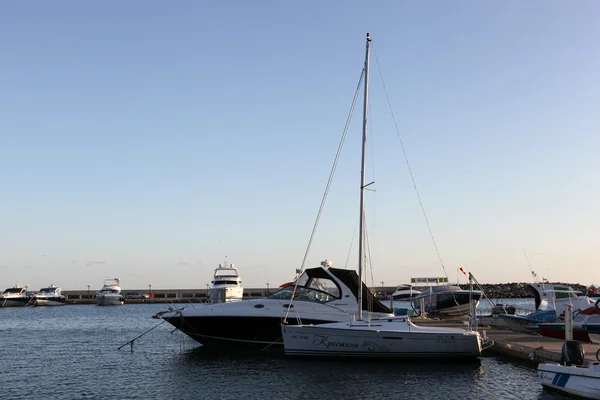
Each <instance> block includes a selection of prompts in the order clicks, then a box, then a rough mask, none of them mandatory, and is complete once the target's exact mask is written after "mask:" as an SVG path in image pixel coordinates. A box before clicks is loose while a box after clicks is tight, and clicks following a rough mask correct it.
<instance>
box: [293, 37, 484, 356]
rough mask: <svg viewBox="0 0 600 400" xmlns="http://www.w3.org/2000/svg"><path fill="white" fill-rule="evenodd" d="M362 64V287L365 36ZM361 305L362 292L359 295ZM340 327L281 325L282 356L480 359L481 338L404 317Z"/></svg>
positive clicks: (360, 312) (360, 252)
mask: <svg viewBox="0 0 600 400" xmlns="http://www.w3.org/2000/svg"><path fill="white" fill-rule="evenodd" d="M366 42H367V43H366V55H365V64H364V77H365V81H364V104H363V124H362V165H361V182H360V188H361V190H360V221H359V250H358V258H359V262H358V278H359V282H360V283H363V282H362V274H363V255H364V254H365V253H364V248H363V247H364V230H365V229H364V222H365V213H364V190H365V186H366V185H365V158H366V143H367V140H366V137H367V115H368V99H369V98H368V96H369V56H370V45H371V38H370V36H369V34H368V33H367V40H366ZM358 295H359V296H360V297H359V300H358V304H362V299H361V298H362V291H359V292H358ZM357 315H358V317H357V318H356V319H355V320H353V319H354V318H349V320H347V321H344V322H333V323H325V324H317V325H312V324H297V325H288V324H286V323H285V322H286V320H284V323H283V324H282V326H281V332H282V338H283V346H284V351H285V354H286V355H287V356H327V357H328V356H340V357H359V358H370V357H376V358H382V357H384V358H428V357H429V358H433V357H435V358H441V357H444V358H449V357H451V358H474V357H477V356H479V355H481V351H482V342H483V338H482V337H481V336H480V334H479V333H478V332H476V331H473V330H471V329H468V330H465V329H460V328H445V327H430V326H427V327H423V326H417V325H415V324H413V323H412V322H411V321H410V319H409V317H408V316H399V317H385V318H379V319H370V318H369V317H367V318H366V319H363V310H362V307H358V309H357Z"/></svg>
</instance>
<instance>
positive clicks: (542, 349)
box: [411, 318, 600, 363]
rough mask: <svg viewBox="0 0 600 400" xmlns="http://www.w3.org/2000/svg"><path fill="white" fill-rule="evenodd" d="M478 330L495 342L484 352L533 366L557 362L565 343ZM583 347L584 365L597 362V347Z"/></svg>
mask: <svg viewBox="0 0 600 400" xmlns="http://www.w3.org/2000/svg"><path fill="white" fill-rule="evenodd" d="M411 320H412V322H413V323H414V324H416V325H426V326H438V327H442V326H443V327H462V328H466V321H464V320H435V319H419V318H412V319H411ZM477 330H478V331H479V333H480V334H482V335H483V334H484V332H485V335H486V336H487V337H488V338H489V339H492V340H493V341H494V345H493V346H492V347H490V348H488V349H486V350H485V352H487V353H494V354H501V355H504V356H508V357H511V358H517V359H520V360H523V361H529V362H532V363H540V362H559V361H560V357H561V352H562V346H563V344H564V343H565V341H564V340H561V339H555V338H550V337H546V336H541V335H539V334H535V333H526V332H513V331H510V330H506V329H498V328H492V327H489V326H479V327H478V328H477ZM582 344H583V348H584V351H585V360H586V362H588V363H591V362H598V359H596V353H597V352H598V350H600V344H593V343H584V342H582ZM599 355H600V354H599Z"/></svg>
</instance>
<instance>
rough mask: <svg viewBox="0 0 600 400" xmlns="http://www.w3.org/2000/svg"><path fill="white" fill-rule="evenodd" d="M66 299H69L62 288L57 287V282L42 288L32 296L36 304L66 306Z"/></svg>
mask: <svg viewBox="0 0 600 400" xmlns="http://www.w3.org/2000/svg"><path fill="white" fill-rule="evenodd" d="M66 301H67V299H66V297H65V295H64V294H62V289H61V288H59V287H56V285H55V284H52V285H50V286H48V287H45V288H41V289H40V290H39V292H37V293H35V294H34V295H33V298H32V302H33V305H34V306H64V305H65V304H66Z"/></svg>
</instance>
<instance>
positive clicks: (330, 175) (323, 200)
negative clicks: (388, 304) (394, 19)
mask: <svg viewBox="0 0 600 400" xmlns="http://www.w3.org/2000/svg"><path fill="white" fill-rule="evenodd" d="M364 75H365V70H364V69H363V70H362V71H361V73H360V78H359V79H358V85H357V87H356V91H355V93H354V98H353V99H352V105H351V106H350V112H349V113H348V118H346V125H345V126H344V131H343V133H342V138H341V140H340V144H339V146H338V149H337V153H336V154H335V159H334V161H333V165H332V167H331V172H330V173H329V179H328V180H327V185H326V186H325V193H323V198H322V199H321V205H320V206H319V211H318V212H317V218H316V220H315V223H314V225H313V229H312V232H311V234H310V239H309V240H308V246H306V251H305V252H304V257H303V258H302V264H301V265H300V273H302V271H304V264H305V263H306V258H307V257H308V253H309V251H310V248H311V245H312V241H313V239H314V237H315V234H316V231H317V226H318V224H319V220H320V219H321V214H322V213H323V209H324V208H325V200H326V199H327V194H328V193H329V188H330V187H331V182H332V181H333V176H334V175H335V170H336V167H337V163H338V161H339V159H340V154H341V153H342V147H343V146H344V141H345V140H346V135H347V134H348V127H349V126H350V121H351V119H352V114H353V113H354V107H355V106H356V100H357V99H358V95H359V93H360V86H361V84H362V80H363V77H364ZM298 281H299V279H296V283H295V285H294V291H293V292H292V297H291V298H290V304H291V303H292V301H293V300H294V295H295V294H296V289H297V288H298ZM289 312H290V307H288V308H287V310H286V312H285V317H284V318H283V323H284V324H286V323H287V317H288V314H289Z"/></svg>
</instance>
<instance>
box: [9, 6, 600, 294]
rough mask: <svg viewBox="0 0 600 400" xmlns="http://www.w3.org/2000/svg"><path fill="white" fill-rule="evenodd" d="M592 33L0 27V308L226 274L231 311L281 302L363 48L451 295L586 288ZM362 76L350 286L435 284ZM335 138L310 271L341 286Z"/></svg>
mask: <svg viewBox="0 0 600 400" xmlns="http://www.w3.org/2000/svg"><path fill="white" fill-rule="evenodd" d="M599 16H600V4H599V3H597V2H595V1H580V2H576V3H571V2H564V1H530V2H522V1H505V2H480V1H458V2H445V1H436V2H408V1H378V2H367V3H365V2H358V1H325V2H323V1H303V2H288V1H251V2H250V1H221V2H214V1H178V2H158V1H127V2H122V1H103V2H81V1H57V2H43V1H38V2H10V3H5V4H3V5H2V10H1V12H0V54H2V61H1V62H0V88H1V94H0V110H1V112H0V179H1V180H0V182H1V184H2V190H1V191H0V286H3V288H4V287H9V286H12V285H14V284H16V283H21V284H23V285H29V286H30V288H31V289H33V290H37V289H39V287H41V286H45V285H47V284H49V283H51V282H55V283H56V284H58V285H60V286H62V287H63V288H65V289H83V288H85V286H86V284H88V283H89V284H91V285H92V287H93V288H99V287H100V286H101V284H102V280H103V279H104V278H108V277H113V276H118V277H120V278H121V281H122V284H123V287H125V288H132V289H133V288H144V287H147V285H148V284H153V286H154V287H156V288H173V287H179V288H203V287H204V286H205V284H206V283H207V282H209V280H210V276H211V274H212V270H213V269H214V268H215V267H216V266H217V265H218V264H219V263H220V262H222V261H223V260H224V259H225V257H227V259H228V261H230V262H232V263H234V264H236V265H237V266H238V267H239V268H240V273H241V274H242V278H243V279H244V284H245V286H247V287H252V286H264V284H265V283H266V282H270V283H271V285H272V286H276V285H279V284H281V283H283V282H286V281H288V280H290V279H291V278H292V277H293V275H294V270H295V268H297V267H299V266H300V264H301V262H302V257H303V254H304V251H305V249H306V246H307V243H308V239H309V235H310V232H311V229H312V225H313V223H314V220H315V217H316V213H317V210H318V206H319V203H320V200H321V196H322V193H323V190H324V188H325V183H326V180H327V177H328V174H329V170H330V166H331V164H332V162H333V158H334V155H335V152H336V149H337V144H338V142H339V138H340V136H341V133H342V129H343V126H344V123H345V119H346V116H347V112H348V109H349V106H350V103H351V99H352V95H353V93H354V90H355V86H356V84H357V80H358V77H359V74H360V69H361V68H362V62H363V58H364V36H365V33H366V32H370V33H371V36H372V38H373V44H374V50H375V54H376V56H377V60H378V61H379V66H380V67H381V72H382V74H383V77H384V82H385V85H386V88H387V91H388V93H389V95H390V100H391V103H392V106H393V112H394V115H395V117H396V119H397V121H398V125H399V130H400V135H401V137H402V139H403V141H404V144H405V146H406V150H407V153H408V156H409V160H410V163H411V166H412V168H413V172H414V175H415V179H416V181H417V185H418V187H419V192H420V194H421V197H422V200H423V204H424V207H425V211H426V213H427V216H428V218H429V221H430V224H431V229H432V231H433V234H434V236H435V238H436V241H437V244H438V246H439V249H440V254H441V257H442V260H443V262H444V264H445V266H446V271H447V273H448V275H449V277H450V279H451V280H455V279H456V276H457V275H456V270H457V268H458V267H460V266H462V267H464V268H465V269H466V270H469V271H471V272H473V274H474V275H475V276H476V277H477V278H478V280H479V281H481V282H486V283H495V282H515V281H528V280H530V273H529V268H528V266H527V262H526V260H525V257H524V255H523V249H525V250H526V251H527V254H528V256H529V260H530V261H531V264H532V267H533V269H534V270H536V272H538V274H539V275H541V276H545V277H546V278H548V279H550V280H551V281H568V282H572V283H582V284H590V283H592V282H595V283H599V282H600V276H598V267H599V264H600V251H599V245H600V233H599V229H600V212H599V211H598V210H599V206H598V205H599V204H600V185H599V173H600V161H599V155H600V154H599V153H600V152H599V150H600V134H599V133H600V132H599V128H600V112H598V106H599V104H600V75H599V73H598V71H600V52H598V43H600V24H598V17H599ZM372 61H373V63H372V74H371V79H372V90H371V109H372V114H371V118H372V119H371V127H372V132H371V133H370V134H371V136H370V138H371V139H370V140H369V144H372V147H371V148H370V149H369V161H368V168H369V179H372V180H375V182H376V183H375V185H374V188H375V189H376V192H369V193H368V194H367V220H368V224H369V228H368V229H369V232H368V234H369V242H370V243H369V244H370V253H371V256H372V260H373V270H372V273H371V271H369V272H368V274H367V278H368V282H369V283H371V280H373V281H374V282H375V284H377V285H378V286H379V285H380V284H381V283H380V282H381V281H384V282H385V285H386V286H388V285H389V286H391V285H396V284H399V283H403V282H406V281H408V279H409V278H410V277H411V276H442V275H444V270H443V269H442V267H441V265H440V262H439V261H438V259H437V256H436V252H435V250H434V248H433V245H432V241H431V239H430V238H429V234H428V231H427V227H426V225H425V222H424V219H423V216H422V214H421V211H420V208H419V205H418V202H417V199H416V195H415V192H414V190H413V188H412V184H411V182H410V177H409V175H408V172H407V168H406V165H405V163H404V159H403V156H402V152H401V149H400V146H399V142H398V138H397V136H396V132H395V129H394V126H393V123H392V120H391V117H390V111H389V109H388V106H387V102H386V99H385V94H384V92H383V90H382V83H381V79H380V77H379V70H378V69H377V63H376V62H375V58H373V59H372ZM351 128H352V129H351V131H350V134H349V138H348V140H347V145H346V147H345V148H344V152H343V154H342V159H341V161H340V165H339V169H338V171H337V173H336V179H335V180H334V184H333V187H332V191H331V193H330V196H329V198H328V202H327V203H326V207H325V211H324V215H323V218H322V220H321V224H320V225H319V229H318V231H317V235H316V238H315V243H314V246H313V248H312V250H311V252H310V253H309V257H308V260H309V266H312V265H317V264H318V263H319V262H320V261H321V260H323V259H325V258H328V259H330V260H332V261H333V262H334V265H336V266H338V267H342V268H343V267H347V268H356V264H357V256H356V242H357V239H356V237H355V236H354V235H355V231H356V229H357V225H358V189H357V187H358V182H359V181H358V179H359V168H360V160H359V155H360V151H359V142H360V139H359V136H360V112H358V111H357V113H356V114H355V117H354V120H353V123H352V126H351ZM353 236H354V239H353ZM351 246H352V247H351ZM348 257H350V258H349V261H348V262H347V259H348ZM461 279H462V281H463V282H464V281H465V278H464V277H462V278H461ZM3 288H2V289H3Z"/></svg>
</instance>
